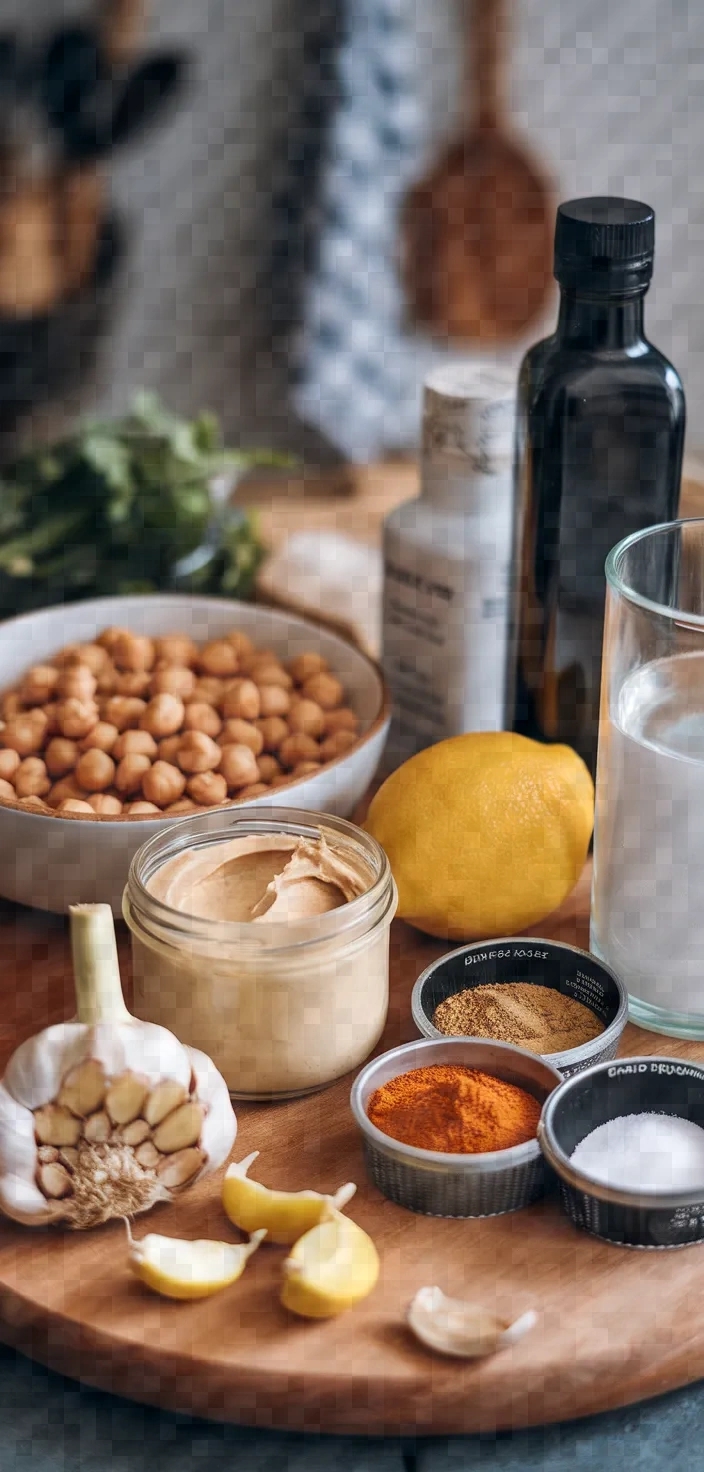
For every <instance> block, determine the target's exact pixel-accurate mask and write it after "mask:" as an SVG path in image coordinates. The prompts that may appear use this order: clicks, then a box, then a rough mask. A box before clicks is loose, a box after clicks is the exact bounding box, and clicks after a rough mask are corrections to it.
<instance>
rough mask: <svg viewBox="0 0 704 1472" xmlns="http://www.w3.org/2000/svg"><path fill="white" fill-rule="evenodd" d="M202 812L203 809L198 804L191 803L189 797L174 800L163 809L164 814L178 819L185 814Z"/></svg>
mask: <svg viewBox="0 0 704 1472" xmlns="http://www.w3.org/2000/svg"><path fill="white" fill-rule="evenodd" d="M204 811H205V809H204V808H202V807H201V806H200V804H199V803H197V802H193V800H192V798H190V797H179V798H177V799H176V802H171V803H169V806H168V807H167V808H165V809H164V812H166V813H169V814H170V815H171V816H172V817H174V818H177V817H180V816H181V815H182V814H185V813H202V812H204Z"/></svg>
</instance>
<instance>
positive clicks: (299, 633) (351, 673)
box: [0, 593, 390, 915]
mask: <svg viewBox="0 0 704 1472" xmlns="http://www.w3.org/2000/svg"><path fill="white" fill-rule="evenodd" d="M109 624H118V625H121V626H124V627H126V628H129V629H133V630H134V631H135V633H141V634H151V635H154V636H156V635H159V634H168V633H172V632H175V631H177V630H184V631H185V632H186V633H189V634H190V635H191V636H192V637H193V638H194V639H195V640H196V642H197V643H205V642H206V641H207V640H208V639H215V638H218V636H219V635H221V634H224V633H227V632H228V631H229V630H230V629H233V628H238V629H241V630H242V631H243V632H244V633H245V634H248V635H249V636H250V638H251V639H253V640H254V642H255V644H257V645H259V646H260V647H261V648H262V649H273V650H275V652H276V653H277V654H278V655H279V656H280V657H281V658H283V659H289V658H292V657H293V656H294V655H296V654H301V653H302V652H303V651H304V650H307V649H315V650H317V651H318V652H319V653H320V654H321V655H322V656H323V658H324V659H326V660H327V661H328V662H329V664H330V667H331V669H332V670H333V671H334V672H335V674H336V675H338V676H339V678H340V679H341V680H342V682H343V684H344V687H345V691H346V697H347V701H348V704H349V705H350V706H351V707H352V709H353V710H354V711H355V713H356V714H357V715H358V716H359V719H360V730H361V739H360V741H359V743H358V744H357V746H355V747H353V749H352V750H351V751H350V752H348V753H347V754H346V755H345V756H343V757H339V758H338V759H337V760H336V761H333V762H330V763H328V765H327V766H325V767H323V768H321V770H320V772H318V773H315V774H314V775H313V776H311V777H304V778H299V779H298V780H294V779H292V780H291V781H290V782H288V783H285V784H282V785H281V786H280V787H277V788H275V789H273V790H272V792H271V793H267V794H265V795H263V796H262V797H258V798H255V799H254V802H255V803H256V805H257V806H262V807H271V806H276V807H282V806H289V805H290V806H291V807H293V808H303V809H305V811H306V812H327V813H333V814H335V815H336V816H337V817H341V818H345V817H349V815H350V814H351V813H352V811H353V809H354V807H355V806H356V804H357V803H358V802H359V800H360V798H361V797H362V796H363V795H364V793H365V791H366V789H367V787H368V786H369V784H370V782H371V781H372V778H373V776H374V773H375V771H376V769H377V766H378V764H379V760H380V757H381V753H382V751H383V748H384V743H385V741H386V736H387V732H388V728H389V719H390V707H389V699H388V694H387V691H386V687H385V685H384V681H383V678H382V675H381V671H380V670H379V668H378V666H377V665H375V664H374V663H373V661H372V660H370V659H369V658H368V657H367V655H365V654H362V652H361V651H360V650H359V649H356V648H355V647H354V645H352V644H349V643H347V641H346V640H345V639H342V638H340V636H339V635H338V634H334V633H332V632H331V631H330V630H329V629H324V628H320V627H318V626H317V625H315V624H311V623H307V622H306V621H305V620H303V619H300V618H296V617H294V616H293V615H292V614H288V613H282V612H280V611H276V610H274V609H269V608H264V607H262V606H260V605H258V604H253V603H237V602H234V601H231V600H227V599H224V598H197V597H192V596H186V595H179V594H166V593H154V594H135V595H133V596H130V597H125V598H94V599H90V600H89V601H86V602H85V603H72V604H68V605H66V606H63V607H58V608H45V609H41V610H40V611H39V612H38V613H29V614H24V615H22V616H21V617H19V618H14V619H9V620H8V622H7V623H4V624H0V690H5V689H7V688H8V687H9V686H12V685H14V684H15V683H16V681H17V680H18V679H19V677H20V675H22V673H23V672H24V671H25V670H26V669H27V668H28V667H29V666H30V665H32V664H39V663H41V661H42V660H44V659H46V658H48V657H49V656H51V655H52V654H55V653H56V651H57V650H58V649H60V648H61V647H62V646H63V645H64V644H70V643H73V642H74V641H77V640H80V641H83V642H87V641H90V640H91V639H93V638H94V637H95V635H96V634H98V633H99V632H100V630H101V629H104V628H105V627H106V626H107V625H109ZM174 821H177V820H174V818H166V817H164V818H148V817H145V818H132V819H131V818H128V817H118V818H109V817H95V818H89V817H88V816H87V815H85V816H84V815H82V814H78V813H77V814H73V815H66V816H65V817H63V816H62V817H55V816H49V815H45V814H43V813H33V812H31V811H30V810H28V809H25V808H22V807H19V806H18V805H17V804H14V803H11V802H2V801H0V896H2V897H3V898H4V899H8V900H14V901H16V902H17V903H18V904H23V905H34V906H36V907H37V908H38V909H42V910H54V911H56V912H58V913H63V912H65V911H66V909H67V907H68V906H69V905H70V904H91V903H96V902H107V903H109V904H111V905H112V908H113V911H114V913H115V914H116V915H119V914H120V913H121V902H122V891H123V888H124V885H125V881H126V879H127V872H128V869H129V866H130V863H131V861H132V858H133V856H134V854H135V853H136V852H137V849H138V848H139V847H140V846H141V844H143V843H144V842H145V841H146V839H148V838H150V837H151V836H152V834H154V833H157V832H159V831H160V830H161V829H162V828H163V826H164V824H165V823H169V822H170V823H173V822H174Z"/></svg>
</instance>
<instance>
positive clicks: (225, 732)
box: [219, 716, 264, 756]
mask: <svg viewBox="0 0 704 1472" xmlns="http://www.w3.org/2000/svg"><path fill="white" fill-rule="evenodd" d="M219 740H220V745H221V746H233V745H237V746H249V747H251V749H252V751H253V752H254V755H255V756H259V753H260V752H261V751H263V750H264V737H263V736H262V733H261V731H258V730H257V728H256V726H253V725H252V724H251V722H250V721H242V720H240V719H239V717H237V716H235V717H233V718H232V719H231V720H228V721H225V722H224V723H223V728H222V731H221V732H220V737H219Z"/></svg>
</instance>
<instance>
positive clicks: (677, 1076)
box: [538, 1058, 704, 1248]
mask: <svg viewBox="0 0 704 1472" xmlns="http://www.w3.org/2000/svg"><path fill="white" fill-rule="evenodd" d="M538 1139H539V1142H540V1146H541V1149H542V1151H543V1154H544V1156H545V1158H546V1160H547V1161H548V1163H549V1164H550V1165H551V1166H552V1168H553V1170H554V1171H555V1172H556V1174H557V1176H558V1179H559V1184H560V1194H561V1198H562V1204H563V1206H564V1208H565V1211H566V1212H567V1214H568V1216H569V1217H570V1218H571V1220H572V1221H573V1222H574V1224H575V1226H577V1227H580V1228H582V1229H583V1230H585V1231H588V1232H592V1233H593V1234H594V1235H596V1236H597V1237H603V1238H605V1239H606V1240H607V1241H609V1242H616V1243H619V1244H620V1245H622V1246H626V1247H650V1248H655V1247H659V1248H663V1247H686V1246H689V1245H691V1244H692V1243H695V1242H702V1241H704V1066H702V1065H701V1064H698V1063H690V1062H688V1061H687V1060H686V1059H683V1058H621V1059H618V1060H617V1061H615V1062H610V1063H602V1064H598V1065H597V1066H596V1067H595V1068H590V1069H587V1070H585V1071H584V1072H583V1073H579V1074H575V1075H574V1076H573V1077H572V1078H569V1079H566V1080H565V1082H564V1083H562V1084H560V1086H559V1087H558V1088H557V1089H555V1090H554V1092H553V1093H552V1094H551V1095H550V1098H549V1099H548V1100H547V1101H546V1103H545V1106H544V1108H543V1112H542V1116H541V1119H540V1124H539V1126H538Z"/></svg>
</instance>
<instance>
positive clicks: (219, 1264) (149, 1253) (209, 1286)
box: [128, 1232, 266, 1299]
mask: <svg viewBox="0 0 704 1472" xmlns="http://www.w3.org/2000/svg"><path fill="white" fill-rule="evenodd" d="M265 1236H266V1232H253V1233H252V1235H251V1237H250V1239H249V1242H245V1243H242V1242H237V1243H232V1242H212V1241H208V1240H201V1241H196V1242H188V1241H184V1240H183V1239H182V1238H180V1237H162V1236H159V1235H158V1234H157V1233H156V1232H149V1233H148V1235H147V1236H146V1237H142V1239H141V1241H139V1242H135V1241H133V1240H132V1238H131V1236H130V1253H129V1258H128V1262H129V1265H130V1267H131V1269H132V1272H133V1273H135V1274H136V1276H137V1277H138V1278H140V1279H141V1281H142V1282H143V1283H146V1285H147V1287H148V1288H152V1289H153V1291H154V1292H155V1293H161V1294H163V1295H164V1297H166V1298H181V1299H183V1298H209V1297H210V1295H211V1294H212V1293H218V1292H219V1291H220V1289H221V1288H227V1287H229V1285H230V1283H236V1281H237V1279H238V1278H240V1277H241V1276H242V1273H243V1272H244V1269H245V1266H246V1263H247V1260H248V1258H250V1257H251V1256H252V1253H253V1252H256V1250H257V1248H258V1246H259V1243H260V1242H261V1241H262V1240H263V1238H264V1237H265Z"/></svg>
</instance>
